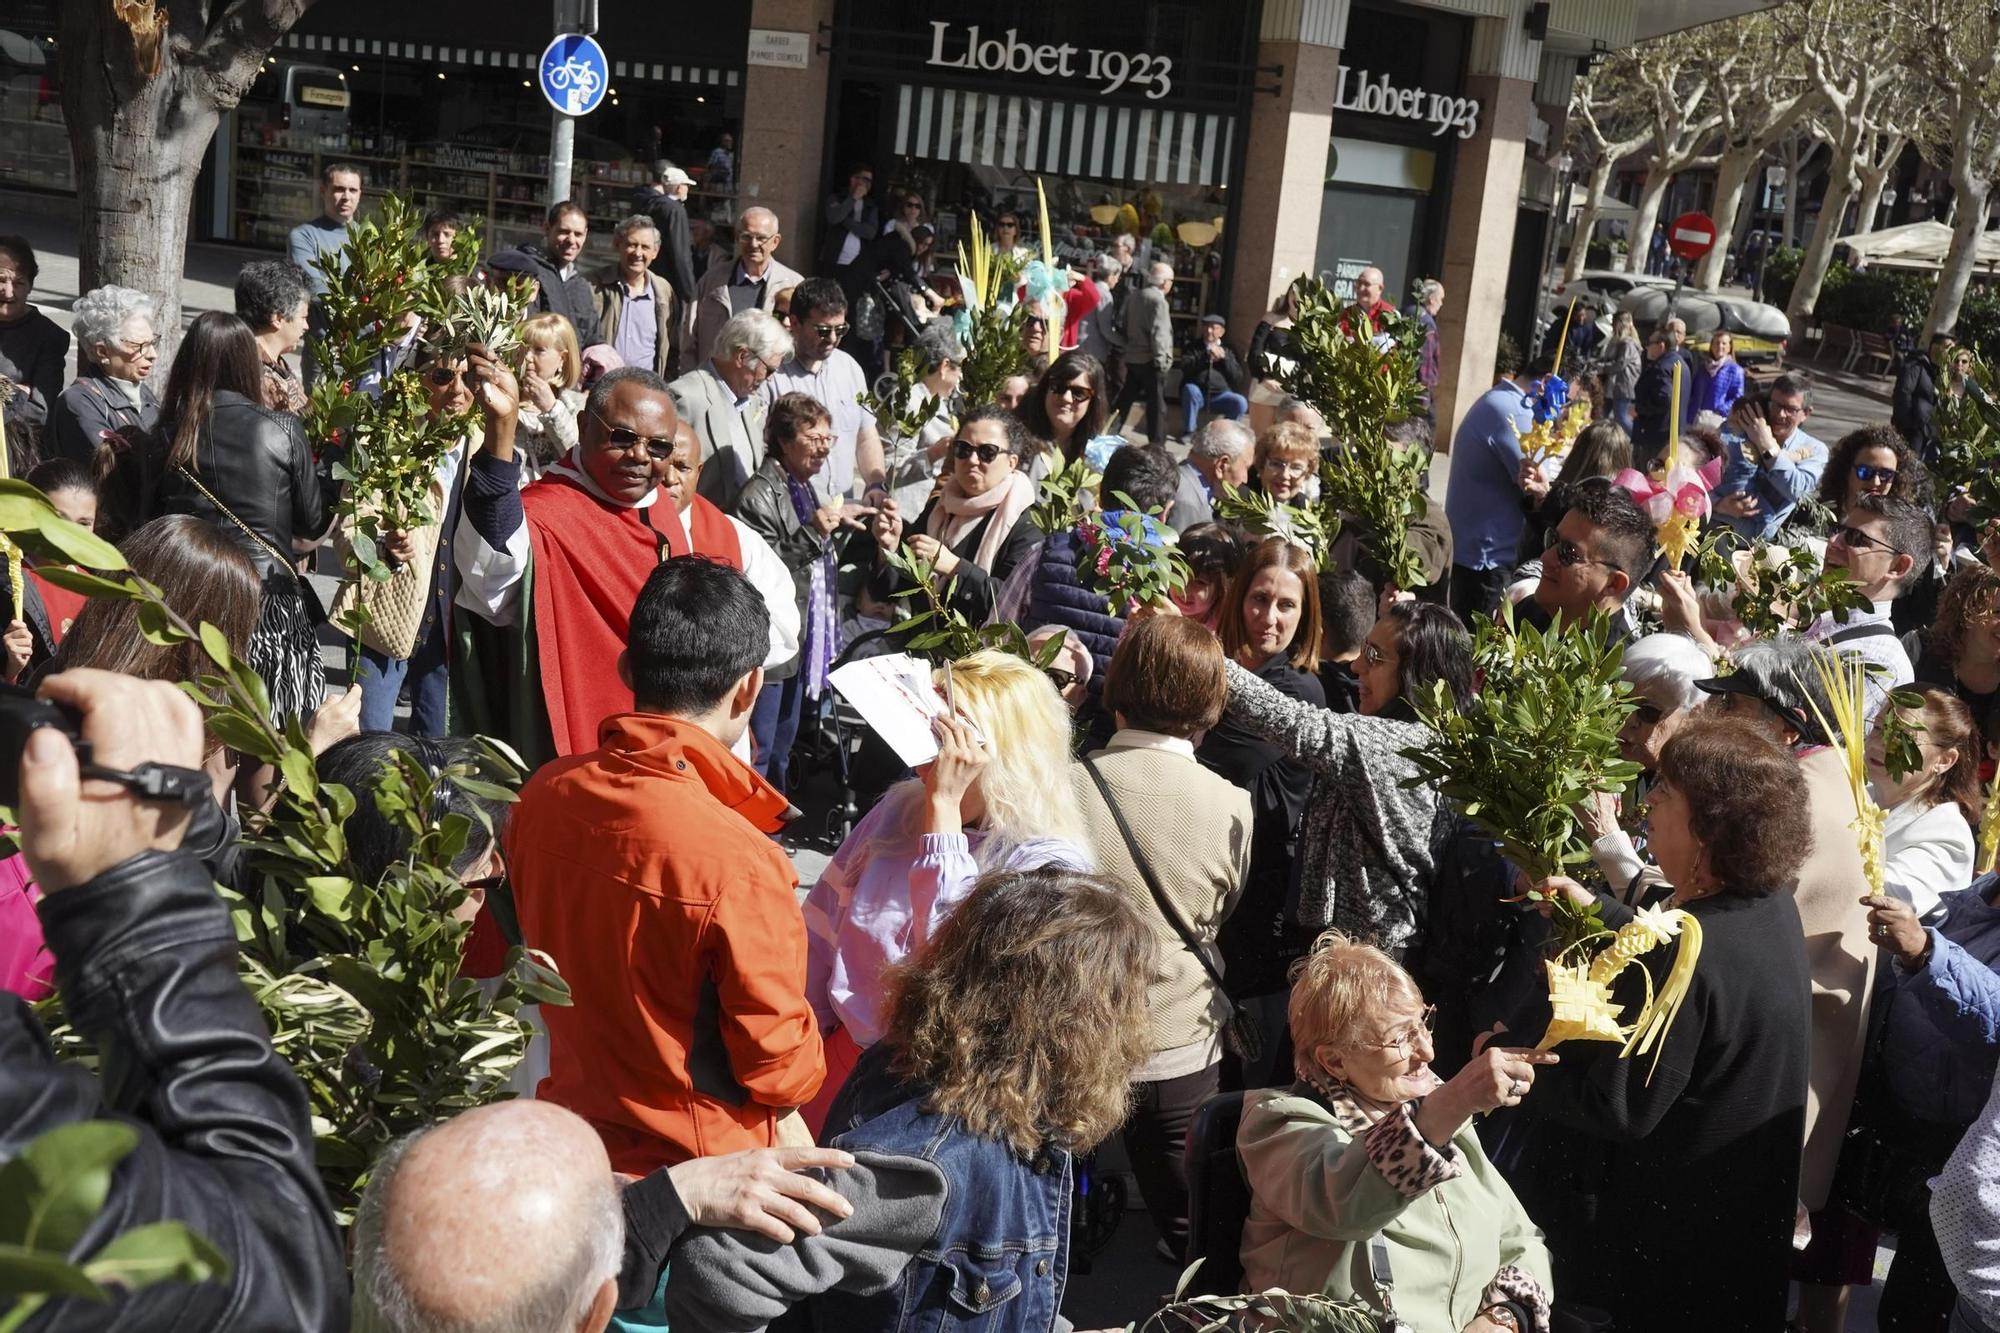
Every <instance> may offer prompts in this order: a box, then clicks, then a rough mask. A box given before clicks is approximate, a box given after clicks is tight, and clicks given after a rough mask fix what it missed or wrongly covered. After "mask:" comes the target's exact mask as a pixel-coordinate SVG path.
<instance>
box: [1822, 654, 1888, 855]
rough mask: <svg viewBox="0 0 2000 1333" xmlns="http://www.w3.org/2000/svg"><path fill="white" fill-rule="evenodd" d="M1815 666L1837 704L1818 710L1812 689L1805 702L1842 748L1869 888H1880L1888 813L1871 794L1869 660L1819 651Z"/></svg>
mask: <svg viewBox="0 0 2000 1333" xmlns="http://www.w3.org/2000/svg"><path fill="white" fill-rule="evenodd" d="M1813 669H1814V670H1816V671H1818V672H1819V679H1820V684H1821V685H1822V686H1823V687H1825V689H1826V694H1827V702H1828V704H1829V705H1830V706H1831V707H1832V709H1833V716H1832V717H1831V718H1828V717H1827V716H1826V715H1825V714H1824V713H1822V712H1820V710H1819V704H1818V703H1816V702H1814V700H1813V697H1812V693H1811V691H1807V692H1806V706H1807V707H1809V708H1811V709H1812V711H1813V717H1814V719H1815V720H1816V721H1818V723H1819V726H1820V730H1821V731H1824V732H1825V733H1826V735H1827V740H1828V743H1829V744H1831V745H1832V746H1834V747H1835V748H1836V749H1838V750H1839V751H1840V757H1841V759H1842V760H1843V761H1844V762H1845V764H1846V768H1847V785H1848V787H1849V788H1850V789H1851V790H1852V791H1853V793H1854V812H1855V813H1854V819H1853V820H1852V821H1851V822H1850V823H1849V824H1848V827H1849V828H1851V829H1853V830H1854V834H1855V842H1856V844H1857V846H1858V847H1859V848H1860V851H1861V869H1862V871H1863V872H1864V873H1865V874H1866V876H1867V879H1868V891H1869V892H1870V893H1880V892H1882V829H1883V825H1884V823H1885V822H1886V821H1887V819H1888V815H1887V814H1886V813H1885V812H1884V811H1883V809H1882V807H1881V806H1879V805H1877V804H1875V801H1874V799H1873V798H1872V797H1871V796H1870V795H1869V794H1868V664H1867V663H1866V662H1865V661H1863V660H1862V659H1861V658H1859V657H1843V656H1841V655H1839V654H1837V653H1833V652H1828V651H1824V650H1822V651H1818V652H1815V653H1814V654H1813Z"/></svg>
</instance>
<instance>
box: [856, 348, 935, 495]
mask: <svg viewBox="0 0 2000 1333" xmlns="http://www.w3.org/2000/svg"><path fill="white" fill-rule="evenodd" d="M886 378H887V379H888V381H889V384H888V388H887V389H886V390H884V391H883V392H881V393H876V392H874V391H873V390H863V391H862V392H860V393H858V394H856V395H855V396H854V401H855V402H857V403H859V404H860V405H861V407H862V408H863V410H865V411H866V412H867V413H868V415H870V416H872V417H873V418H875V429H876V430H877V431H879V432H880V433H881V436H882V438H883V440H884V441H897V442H907V443H909V444H911V445H914V444H915V443H916V440H917V436H918V435H919V434H920V433H921V432H922V430H923V428H924V426H925V424H926V423H927V422H929V421H930V419H931V418H932V417H933V416H935V415H936V414H937V410H938V403H937V401H936V400H935V399H933V398H931V396H930V395H929V394H928V393H925V392H923V380H924V359H923V355H922V353H920V352H918V351H917V350H916V349H915V348H913V347H906V348H904V349H903V350H902V351H900V352H897V353H896V364H895V367H894V370H893V372H892V373H891V374H890V375H889V376H887V377H886ZM880 384H881V381H879V380H878V381H877V386H878V387H880ZM890 470H891V471H894V470H895V469H894V468H893V467H892V468H891V469H890Z"/></svg>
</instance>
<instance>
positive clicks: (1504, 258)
mask: <svg viewBox="0 0 2000 1333" xmlns="http://www.w3.org/2000/svg"><path fill="white" fill-rule="evenodd" d="M1540 63H1541V43H1539V42H1535V41H1531V40H1529V39H1528V36H1527V34H1526V33H1525V32H1524V31H1523V30H1522V27H1521V18H1520V15H1518V14H1513V15H1509V16H1508V17H1505V18H1497V19H1479V20H1477V21H1476V22H1475V24H1474V25H1473V36H1472V62H1471V67H1472V72H1471V74H1470V75H1469V76H1468V77H1467V79H1466V81H1465V95H1466V96H1468V97H1474V98H1477V99H1478V100H1479V129H1478V132H1477V133H1475V134H1474V135H1473V136H1472V137H1471V138H1470V139H1467V140H1465V141H1464V142H1463V143H1461V144H1459V146H1458V157H1457V162H1456V164H1455V165H1454V167H1453V169H1452V178H1451V216H1450V217H1449V218H1448V219H1447V220H1446V222H1445V243H1444V272H1443V273H1441V274H1440V275H1439V280H1440V281H1441V282H1443V283H1444V290H1445V296H1444V308H1443V309H1442V310H1441V311H1439V312H1438V337H1439V340H1440V341H1441V342H1442V344H1443V360H1442V365H1441V366H1440V367H1439V374H1438V385H1437V393H1436V398H1435V404H1434V406H1435V408H1436V414H1437V423H1438V428H1437V443H1438V447H1439V448H1440V449H1447V448H1449V447H1450V441H1451V436H1452V433H1453V432H1454V431H1456V430H1457V429H1458V422H1459V418H1461V417H1462V416H1464V415H1465V411H1466V409H1467V408H1469V407H1470V406H1471V405H1472V403H1473V401H1474V400H1475V399H1477V398H1478V397H1479V395H1480V394H1482V393H1484V392H1486V390H1487V389H1488V388H1490V387H1492V383H1493V359H1494V355H1495V353H1496V352H1497V351H1498V349H1499V345H1500V319H1501V315H1502V313H1503V311H1504V310H1505V307H1506V303H1507V269H1508V265H1509V263H1510V262H1511V260H1512V258H1513V249H1514V215H1515V211H1516V210H1517V209H1518V208H1519V206H1520V197H1521V164H1522V162H1523V161H1524V159H1525V155H1526V148H1527V138H1528V123H1529V118H1530V117H1531V116H1532V115H1533V114H1534V95H1535V77H1536V75H1537V73H1538V72H1539V69H1540Z"/></svg>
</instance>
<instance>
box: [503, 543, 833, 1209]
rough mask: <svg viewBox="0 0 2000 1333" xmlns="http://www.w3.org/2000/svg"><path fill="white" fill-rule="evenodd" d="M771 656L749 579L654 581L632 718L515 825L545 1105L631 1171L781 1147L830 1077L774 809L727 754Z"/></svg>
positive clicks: (531, 793)
mask: <svg viewBox="0 0 2000 1333" xmlns="http://www.w3.org/2000/svg"><path fill="white" fill-rule="evenodd" d="M769 648H770V641H769V614H768V612H767V611H766V609H765V606H764V602H763V599H762V598H761V597H760V596H759V595H758V593H757V591H756V589H755V588H753V587H751V585H750V583H749V582H748V581H747V580H746V579H744V577H743V576H742V575H741V574H739V573H737V572H736V571H735V570H733V569H729V568H727V567H725V566H723V565H719V564H716V563H713V562H711V561H709V560H707V559H705V558H703V557H701V556H683V557H680V558H677V559H672V560H668V561H667V562H665V563H664V564H662V565H660V566H659V567H658V568H656V569H654V570H653V572H652V574H651V576H650V577H648V578H647V580H646V583H645V586H644V587H643V588H642V589H641V590H640V593H639V599H638V602H637V604H636V605H635V606H634V607H633V610H632V625H631V631H630V635H629V638H628V641H627V647H626V650H625V652H624V654H623V655H621V656H620V658H619V659H618V670H619V673H620V675H621V678H622V679H624V681H625V682H626V684H627V685H629V686H630V687H631V689H632V691H633V694H634V695H635V696H636V708H635V711H632V712H626V713H616V714H613V715H612V716H611V717H608V718H606V719H605V720H604V723H603V724H602V726H601V727H600V728H599V731H598V742H599V744H598V748H597V749H595V750H593V751H591V752H589V753H587V754H577V755H571V756H570V757H568V758H565V759H557V760H555V761H554V762H552V763H550V764H547V765H546V766H544V767H543V768H542V769H541V770H540V771H539V772H537V773H536V774H535V776H534V777H533V778H532V779H531V780H530V781H529V782H528V784H527V786H526V787H524V788H523V789H522V791H521V800H520V804H519V805H518V806H517V807H516V808H515V811H514V814H513V817H512V819H511V820H510V821H509V823H508V828H507V836H506V849H507V872H508V879H509V881H510V882H511V883H512V886H513V891H514V900H515V908H516V911H517V912H518V914H519V917H520V924H521V934H522V937H523V939H524V940H525V941H526V943H528V944H529V945H530V946H532V947H534V948H537V949H542V950H545V951H547V952H548V953H549V955H550V956H551V957H553V958H554V959H555V962H556V966H557V967H558V968H560V969H561V971H562V974H563V976H564V978H565V979H566V980H567V981H568V982H569V986H570V992H571V995H572V998H573V1001H574V1003H573V1004H571V1005H570V1006H569V1007H567V1008H557V1007H555V1006H553V1005H547V1006H544V1007H543V1009H542V1020H543V1022H544V1023H546V1024H547V1026H548V1030H549V1076H548V1077H547V1078H546V1079H544V1080H542V1083H541V1086H540V1088H539V1089H538V1092H537V1095H538V1096H539V1097H541V1098H543V1099H545V1100H547V1101H552V1102H555V1103H557V1104H559V1105H562V1106H566V1107H568V1108H569V1109H570V1110H572V1111H575V1112H576V1113H577V1114H578V1115H581V1116H582V1117H583V1118H584V1119H586V1120H588V1121H589V1122H590V1123H591V1124H592V1125H593V1126H594V1127H595V1128H596V1130H597V1132H598V1134H599V1135H601V1136H602V1137H603V1139H604V1145H605V1148H606V1149H607V1150H608V1151H609V1152H610V1154H611V1164H612V1166H613V1167H614V1168H615V1169H617V1170H619V1171H623V1172H629V1173H631V1174H633V1175H645V1174H646V1173H647V1172H649V1171H651V1170H653V1169H654V1168H656V1167H660V1166H671V1165H674V1164H676V1163H679V1162H683V1161H686V1160H688V1159H690V1158H694V1157H710V1156H714V1155H716V1154H718V1153H727V1152H735V1151H737V1150H739V1149H743V1148H765V1147H771V1146H774V1145H775V1144H776V1143H777V1142H778V1122H779V1121H780V1120H781V1119H782V1118H783V1117H785V1116H786V1115H787V1114H788V1113H789V1112H791V1111H792V1109H793V1108H795V1107H797V1106H800V1105H802V1104H804V1103H805V1102H807V1101H810V1100H811V1099H812V1096H813V1094H814V1093H816V1092H817V1091H818V1090H819V1085H820V1082H821V1080H822V1079H823V1078H824V1077H825V1073H826V1066H825V1061H824V1057H823V1054H822V1052H821V1049H820V1039H819V1028H818V1026H817V1024H816V1023H815V1022H814V1020H813V1011H812V1006H811V1005H809V1004H807V1003H806V998H805V980H806V932H805V924H804V921H803V919H802V918H801V916H800V915H799V909H798V900H797V897H796V890H797V887H798V876H797V874H796V873H794V871H793V870H792V867H791V863H790V862H789V861H787V860H786V859H785V856H784V854H783V853H782V852H780V851H779V850H778V848H777V846H776V844H774V843H773V842H772V841H771V840H770V839H769V838H768V837H767V836H766V834H767V833H769V832H771V831H773V830H775V829H776V828H777V827H778V825H779V820H780V816H781V815H782V814H783V813H784V811H785V809H786V803H785V798H784V797H783V796H781V795H779V794H778V792H777V791H776V790H775V789H774V788H773V787H771V786H770V784H768V783H766V782H765V781H764V780H763V779H762V778H761V777H759V776H758V775H757V774H756V773H755V772H754V771H753V770H751V769H750V768H749V766H747V765H746V764H744V763H743V762H742V761H741V760H739V759H737V758H736V757H735V756H734V755H733V754H731V753H730V747H731V746H732V745H734V744H735V743H736V742H737V740H738V739H739V738H740V737H741V736H742V734H743V731H744V729H745V728H746V727H747V726H748V725H749V722H750V710H751V708H752V707H753V706H754V705H755V704H756V701H757V692H758V690H759V689H761V688H762V687H763V683H764V672H763V667H762V663H763V661H764V658H765V655H766V654H767V652H768V651H769Z"/></svg>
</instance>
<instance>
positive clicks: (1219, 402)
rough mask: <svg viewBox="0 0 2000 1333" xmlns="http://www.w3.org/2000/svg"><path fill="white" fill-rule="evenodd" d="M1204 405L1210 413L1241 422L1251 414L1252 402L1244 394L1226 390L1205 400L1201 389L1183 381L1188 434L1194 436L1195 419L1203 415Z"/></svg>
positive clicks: (1182, 387)
mask: <svg viewBox="0 0 2000 1333" xmlns="http://www.w3.org/2000/svg"><path fill="white" fill-rule="evenodd" d="M1204 404H1206V405H1207V407H1208V410H1209V411H1211V412H1213V413H1215V415H1217V416H1219V417H1223V418H1225V419H1226V420H1229V421H1241V420H1243V418H1244V417H1246V416H1248V415H1249V414H1250V400H1249V399H1248V398H1245V397H1244V396H1243V395H1242V394H1240V393H1231V392H1230V391H1228V390H1226V389H1225V390H1224V391H1223V392H1221V393H1219V394H1217V395H1215V397H1213V398H1204V397H1203V396H1202V392H1201V390H1200V389H1199V388H1197V387H1195V386H1194V385H1193V384H1191V383H1188V382H1187V381H1185V380H1183V381H1182V382H1181V405H1182V406H1183V407H1185V408H1186V409H1187V433H1188V434H1190V435H1192V434H1194V425H1195V418H1196V417H1198V416H1200V415H1201V409H1202V406H1203V405H1204Z"/></svg>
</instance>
